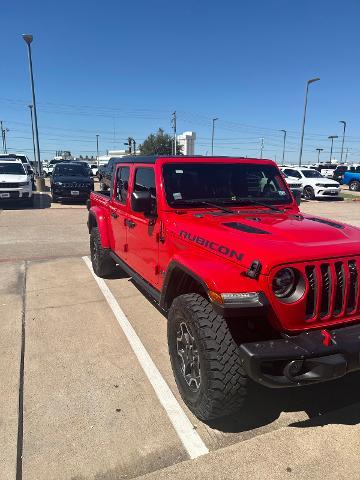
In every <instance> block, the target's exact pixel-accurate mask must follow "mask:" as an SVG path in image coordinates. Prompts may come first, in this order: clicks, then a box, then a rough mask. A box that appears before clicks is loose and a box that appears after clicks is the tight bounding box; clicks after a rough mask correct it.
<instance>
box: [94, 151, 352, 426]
mask: <svg viewBox="0 0 360 480" xmlns="http://www.w3.org/2000/svg"><path fill="white" fill-rule="evenodd" d="M88 208H89V218H88V228H89V233H90V249H91V260H92V265H93V269H94V271H95V273H96V274H97V275H98V276H100V277H107V276H109V275H110V274H111V273H112V272H113V271H114V269H115V268H118V267H119V266H120V267H121V269H123V270H124V271H125V272H126V273H127V274H128V275H129V276H131V277H132V278H133V280H134V281H135V282H136V283H137V284H139V286H140V287H141V289H142V291H144V292H145V293H146V294H147V295H150V296H151V297H152V298H153V299H154V300H155V302H157V304H158V305H159V307H160V308H161V309H162V310H163V311H164V312H165V313H166V315H167V318H168V347H169V355H170V360H171V365H172V369H173V373H174V376H175V379H176V383H177V386H178V389H179V391H180V394H181V396H182V398H183V400H184V401H185V403H186V404H187V406H188V407H189V408H190V410H191V411H192V412H193V413H194V414H195V415H196V416H197V417H198V418H200V419H202V420H205V421H207V420H210V419H214V418H216V417H222V416H227V415H229V414H231V413H233V412H235V411H237V410H238V409H239V408H240V407H241V406H242V405H243V404H244V401H245V399H246V397H247V395H250V393H249V391H250V389H249V385H250V382H251V381H255V382H258V383H260V384H262V385H264V386H267V387H289V386H300V385H310V384H313V383H317V382H323V381H327V380H331V379H336V378H338V377H342V376H343V375H345V374H347V373H348V372H351V371H354V370H358V369H360V288H359V287H360V229H358V228H356V227H352V226H349V225H345V224H342V223H340V222H337V221H332V220H327V219H324V218H320V217H316V216H313V215H306V214H303V213H301V212H300V211H299V208H298V205H297V202H296V199H295V198H294V196H293V194H292V193H291V192H290V190H289V189H288V187H287V185H286V183H285V181H284V179H283V177H282V175H281V173H280V171H279V169H278V167H277V165H276V164H275V163H274V162H273V161H271V160H259V159H249V158H228V157H196V156H193V157H186V156H177V157H165V156H154V157H141V156H138V157H130V156H129V157H124V158H123V160H122V162H121V163H119V164H118V165H117V166H116V169H115V170H114V174H113V182H112V188H111V189H110V191H107V192H99V193H91V198H90V202H89V204H88Z"/></svg>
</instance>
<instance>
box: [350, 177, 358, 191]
mask: <svg viewBox="0 0 360 480" xmlns="http://www.w3.org/2000/svg"><path fill="white" fill-rule="evenodd" d="M349 190H351V191H352V192H360V182H358V181H357V180H353V181H352V182H350V183H349Z"/></svg>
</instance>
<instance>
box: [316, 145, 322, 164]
mask: <svg viewBox="0 0 360 480" xmlns="http://www.w3.org/2000/svg"><path fill="white" fill-rule="evenodd" d="M316 150H317V152H318V160H317V161H318V163H320V152H322V151H323V150H324V149H323V148H317V149H316Z"/></svg>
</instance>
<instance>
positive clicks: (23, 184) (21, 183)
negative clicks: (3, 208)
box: [19, 182, 30, 187]
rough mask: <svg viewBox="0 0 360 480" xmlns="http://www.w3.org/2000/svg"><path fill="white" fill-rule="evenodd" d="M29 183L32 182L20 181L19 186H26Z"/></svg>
mask: <svg viewBox="0 0 360 480" xmlns="http://www.w3.org/2000/svg"><path fill="white" fill-rule="evenodd" d="M29 184H30V182H20V183H19V187H25V186H27V185H29Z"/></svg>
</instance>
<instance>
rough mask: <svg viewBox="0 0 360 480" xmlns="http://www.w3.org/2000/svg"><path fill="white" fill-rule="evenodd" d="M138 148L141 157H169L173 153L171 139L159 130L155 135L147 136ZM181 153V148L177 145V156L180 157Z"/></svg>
mask: <svg viewBox="0 0 360 480" xmlns="http://www.w3.org/2000/svg"><path fill="white" fill-rule="evenodd" d="M139 148H140V152H141V153H142V155H171V154H172V151H173V137H172V136H171V135H169V134H167V133H165V132H164V130H162V129H161V128H159V130H158V131H157V133H152V134H151V135H149V136H148V137H147V138H146V139H145V140H144V142H143V143H142V144H141V145H140V147H139ZM181 151H182V147H181V146H180V145H177V148H176V153H177V155H181V153H182V152H181Z"/></svg>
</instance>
